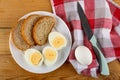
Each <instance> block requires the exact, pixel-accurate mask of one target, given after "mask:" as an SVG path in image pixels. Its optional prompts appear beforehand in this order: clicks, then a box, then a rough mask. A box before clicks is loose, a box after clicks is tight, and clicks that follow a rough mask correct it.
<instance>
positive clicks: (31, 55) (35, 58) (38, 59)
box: [24, 48, 43, 66]
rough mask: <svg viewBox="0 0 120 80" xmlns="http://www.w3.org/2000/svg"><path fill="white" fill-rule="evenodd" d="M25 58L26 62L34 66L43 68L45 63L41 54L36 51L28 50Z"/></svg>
mask: <svg viewBox="0 0 120 80" xmlns="http://www.w3.org/2000/svg"><path fill="white" fill-rule="evenodd" d="M24 57H25V60H26V62H27V63H28V64H30V65H33V66H41V64H42V63H43V56H42V54H41V52H40V51H38V50H36V49H32V48H31V49H27V50H26V51H25V55H24Z"/></svg>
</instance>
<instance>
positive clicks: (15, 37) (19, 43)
mask: <svg viewBox="0 0 120 80" xmlns="http://www.w3.org/2000/svg"><path fill="white" fill-rule="evenodd" d="M23 22H24V19H22V20H20V21H18V22H17V23H16V25H15V27H14V28H13V29H12V32H11V33H12V36H11V38H12V41H13V43H14V45H15V46H16V47H17V48H18V49H20V50H23V51H24V50H26V49H28V48H30V45H28V44H27V43H26V42H25V41H24V39H23V38H22V35H21V27H22V25H23ZM19 31H20V32H19ZM16 32H17V33H16Z"/></svg>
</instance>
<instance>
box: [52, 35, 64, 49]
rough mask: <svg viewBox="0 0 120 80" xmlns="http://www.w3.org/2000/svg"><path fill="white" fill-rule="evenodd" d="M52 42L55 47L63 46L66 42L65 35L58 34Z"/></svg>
mask: <svg viewBox="0 0 120 80" xmlns="http://www.w3.org/2000/svg"><path fill="white" fill-rule="evenodd" d="M52 44H53V46H54V47H55V48H60V47H61V46H63V45H64V44H65V40H64V38H63V37H61V36H56V37H55V38H54V39H53V40H52Z"/></svg>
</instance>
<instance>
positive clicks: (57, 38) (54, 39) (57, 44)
mask: <svg viewBox="0 0 120 80" xmlns="http://www.w3.org/2000/svg"><path fill="white" fill-rule="evenodd" d="M48 40H49V43H50V45H51V46H52V47H53V48H55V49H57V50H60V49H62V48H64V47H66V45H67V40H66V38H65V36H63V35H62V34H61V33H59V32H51V33H50V34H49V37H48Z"/></svg>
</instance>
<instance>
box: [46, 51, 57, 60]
mask: <svg viewBox="0 0 120 80" xmlns="http://www.w3.org/2000/svg"><path fill="white" fill-rule="evenodd" d="M44 56H45V58H46V59H47V60H49V61H53V60H55V58H56V52H55V51H54V50H52V49H46V50H45V52H44Z"/></svg>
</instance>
